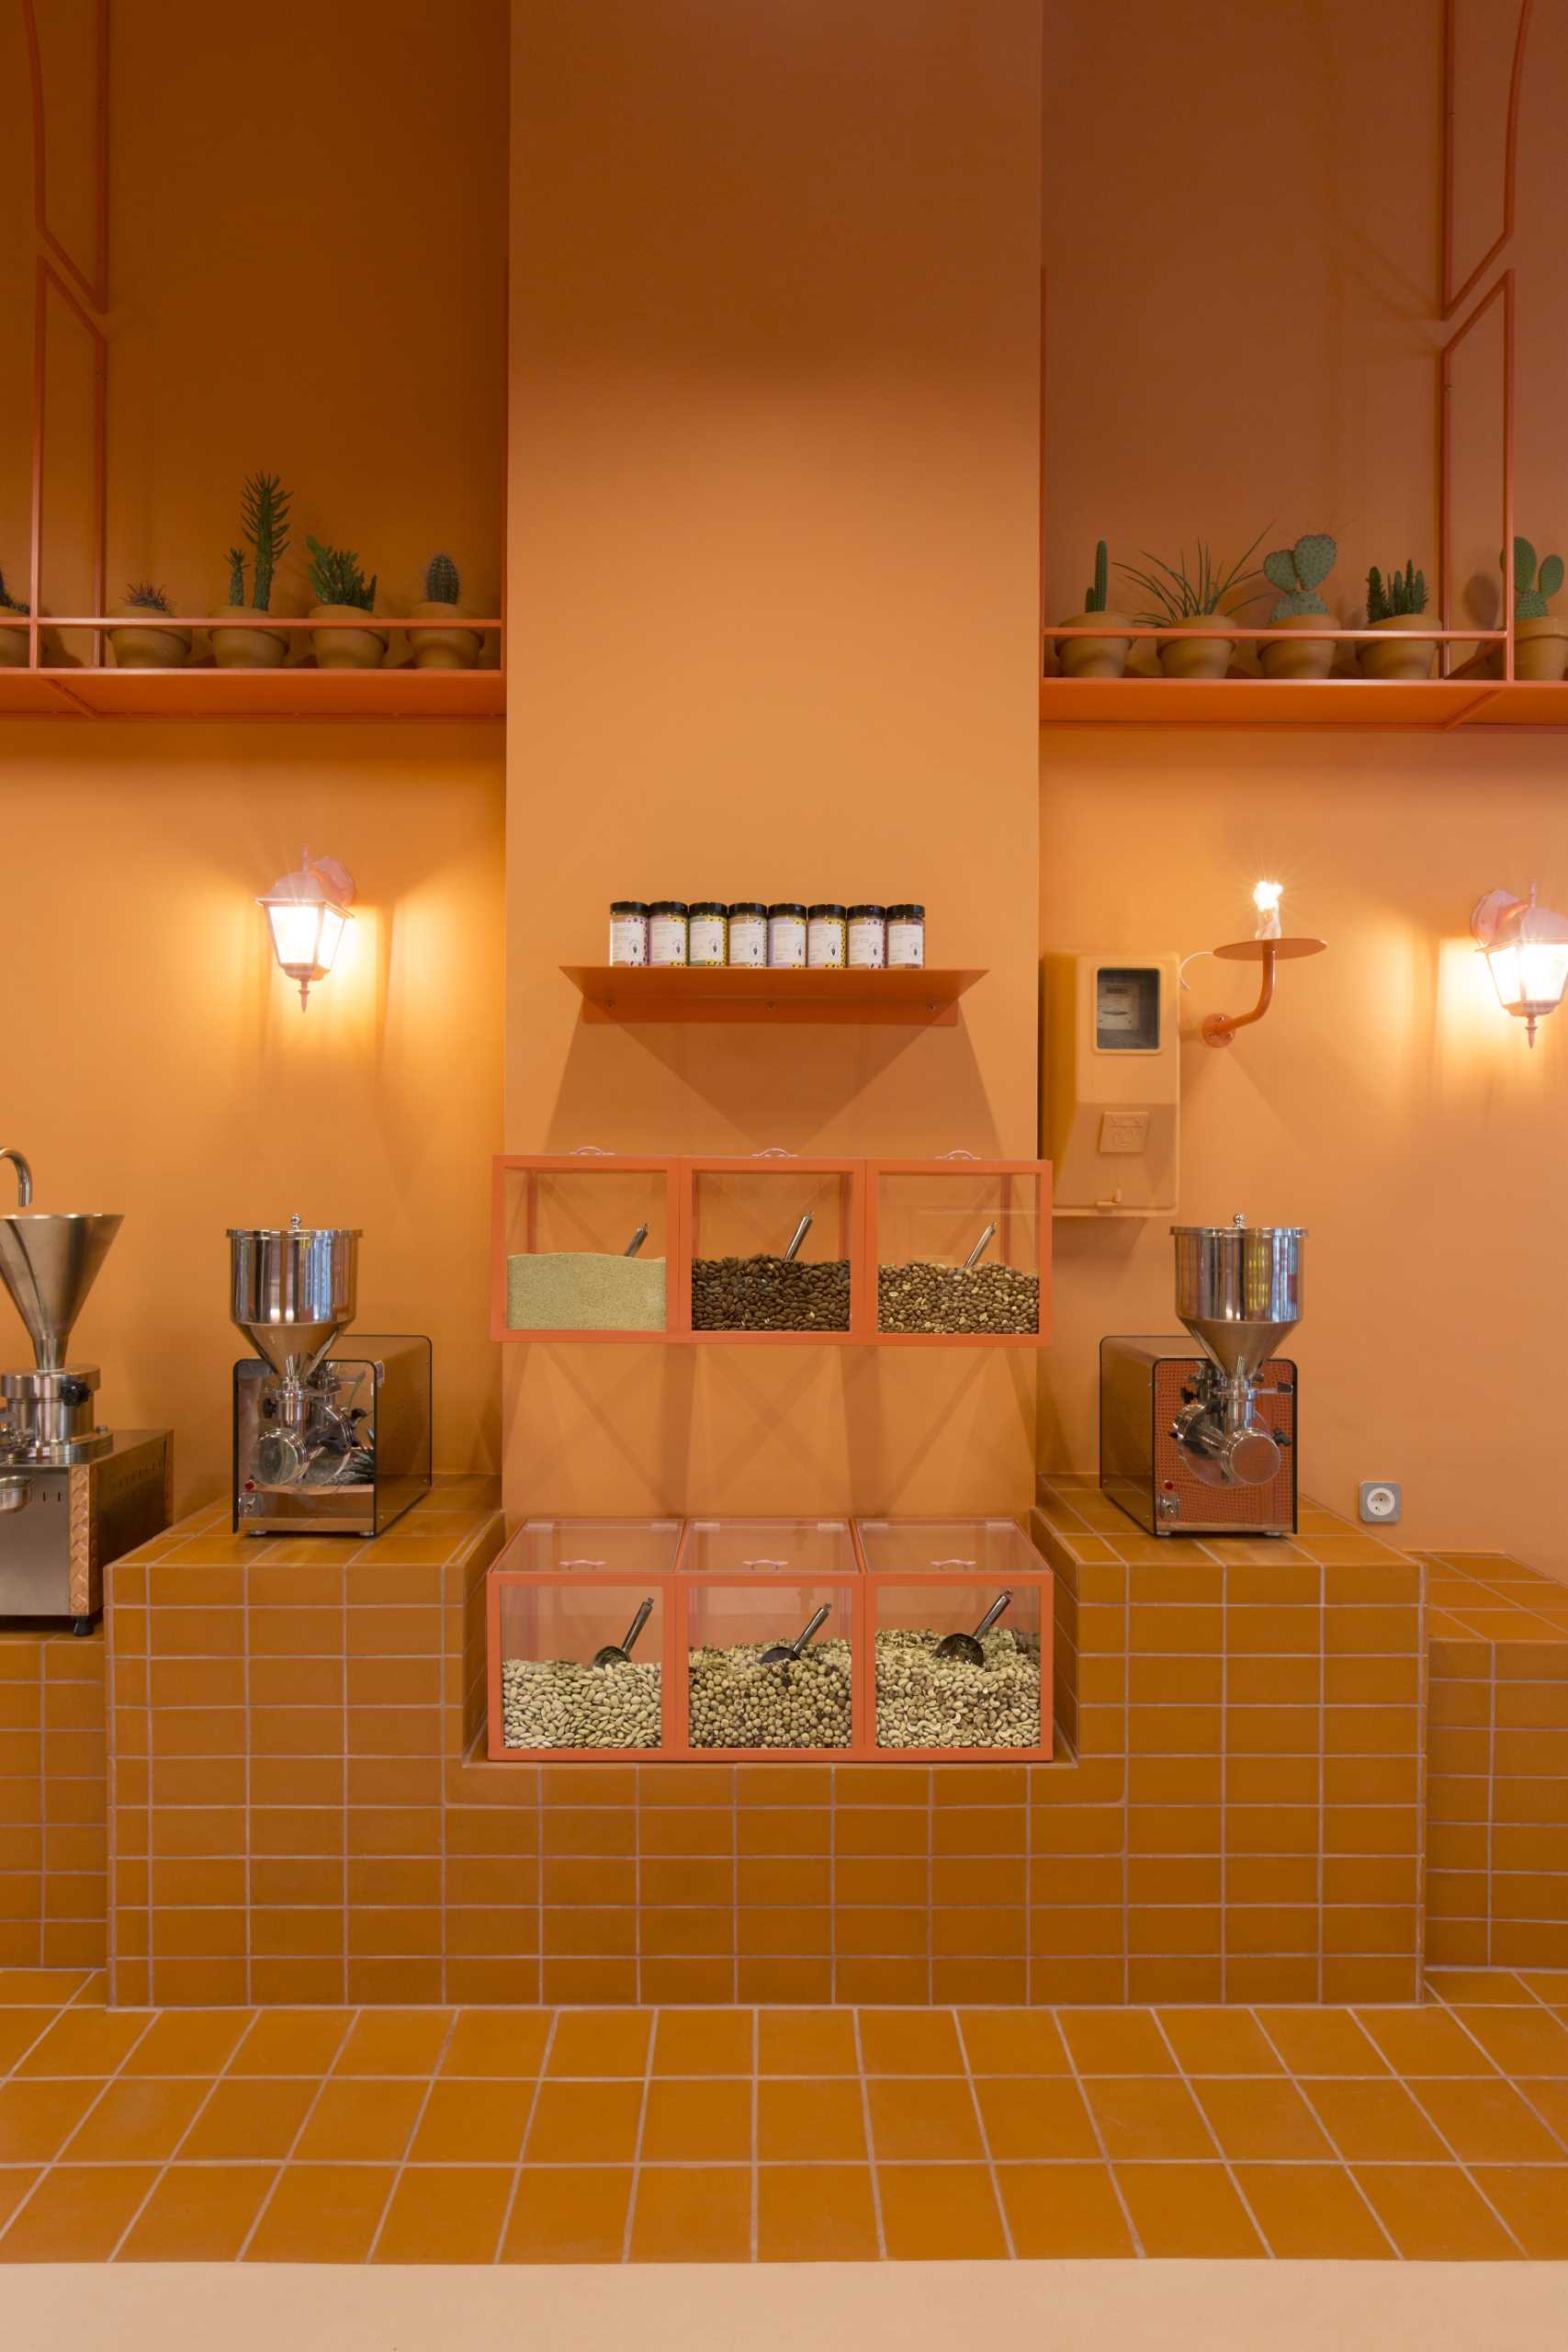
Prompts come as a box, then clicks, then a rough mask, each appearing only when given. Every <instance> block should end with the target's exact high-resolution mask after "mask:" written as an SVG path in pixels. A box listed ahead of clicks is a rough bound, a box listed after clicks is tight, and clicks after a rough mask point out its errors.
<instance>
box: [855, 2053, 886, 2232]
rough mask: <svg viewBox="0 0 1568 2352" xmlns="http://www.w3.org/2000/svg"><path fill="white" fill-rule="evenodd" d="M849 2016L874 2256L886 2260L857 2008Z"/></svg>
mask: <svg viewBox="0 0 1568 2352" xmlns="http://www.w3.org/2000/svg"><path fill="white" fill-rule="evenodd" d="M850 2016H851V2018H852V2019H853V2022H854V2035H855V2067H856V2071H857V2073H858V2075H859V2076H860V2109H861V2128H862V2129H863V2131H864V2133H865V2161H866V2169H867V2170H868V2172H869V2173H870V2175H871V2210H872V2215H873V2218H874V2221H875V2222H876V2258H877V2260H878V2262H886V2260H887V2233H886V2230H885V2229H884V2227H883V2222H882V2183H881V2180H880V2178H879V2177H878V2167H879V2165H880V2158H879V2157H878V2155H877V2152H876V2143H875V2141H874V2137H873V2135H872V2129H871V2092H870V2089H869V2088H868V2086H867V2084H866V2078H865V2049H864V2045H863V2041H862V2040H861V2030H860V2011H859V2009H858V2008H853V2009H852V2010H851V2011H850Z"/></svg>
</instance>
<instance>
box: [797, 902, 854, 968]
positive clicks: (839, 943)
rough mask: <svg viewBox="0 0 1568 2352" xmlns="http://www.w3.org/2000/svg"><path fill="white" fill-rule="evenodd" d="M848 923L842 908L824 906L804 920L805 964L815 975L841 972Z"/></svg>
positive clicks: (816, 908)
mask: <svg viewBox="0 0 1568 2352" xmlns="http://www.w3.org/2000/svg"><path fill="white" fill-rule="evenodd" d="M848 928H849V926H848V922H847V919H846V917H845V914H844V910H843V909H842V907H838V906H834V905H833V904H831V902H830V901H829V902H824V903H823V904H821V905H819V906H815V907H813V908H812V910H811V911H810V913H809V914H808V915H807V927H806V960H807V964H809V965H810V967H811V968H812V970H813V971H814V972H841V971H842V970H843V968H844V952H845V945H846V935H847V933H848Z"/></svg>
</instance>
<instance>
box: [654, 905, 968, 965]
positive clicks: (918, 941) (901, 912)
mask: <svg viewBox="0 0 1568 2352" xmlns="http://www.w3.org/2000/svg"><path fill="white" fill-rule="evenodd" d="M658 912H659V910H658V908H657V907H655V909H654V913H655V914H657V913H658ZM925 960H926V910H925V909H924V907H912V906H905V907H889V908H888V910H887V968H888V970H889V971H890V972H918V971H919V968H920V967H921V966H922V965H923V964H924V962H925Z"/></svg>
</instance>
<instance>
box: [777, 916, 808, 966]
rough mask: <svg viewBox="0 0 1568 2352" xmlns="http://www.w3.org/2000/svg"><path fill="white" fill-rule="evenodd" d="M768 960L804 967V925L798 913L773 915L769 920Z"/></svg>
mask: <svg viewBox="0 0 1568 2352" xmlns="http://www.w3.org/2000/svg"><path fill="white" fill-rule="evenodd" d="M768 961H769V963H770V964H780V965H795V966H797V967H804V965H805V962H806V925H805V923H804V922H802V921H801V918H800V917H799V916H798V915H774V916H773V919H772V921H771V922H769V924H768Z"/></svg>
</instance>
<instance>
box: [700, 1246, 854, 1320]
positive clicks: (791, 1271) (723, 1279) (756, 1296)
mask: <svg viewBox="0 0 1568 2352" xmlns="http://www.w3.org/2000/svg"><path fill="white" fill-rule="evenodd" d="M849 1328H850V1261H849V1260H848V1259H847V1258H794V1259H786V1258H695V1259H694V1260H693V1261H692V1329H694V1331H847V1330H848V1329H849Z"/></svg>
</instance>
